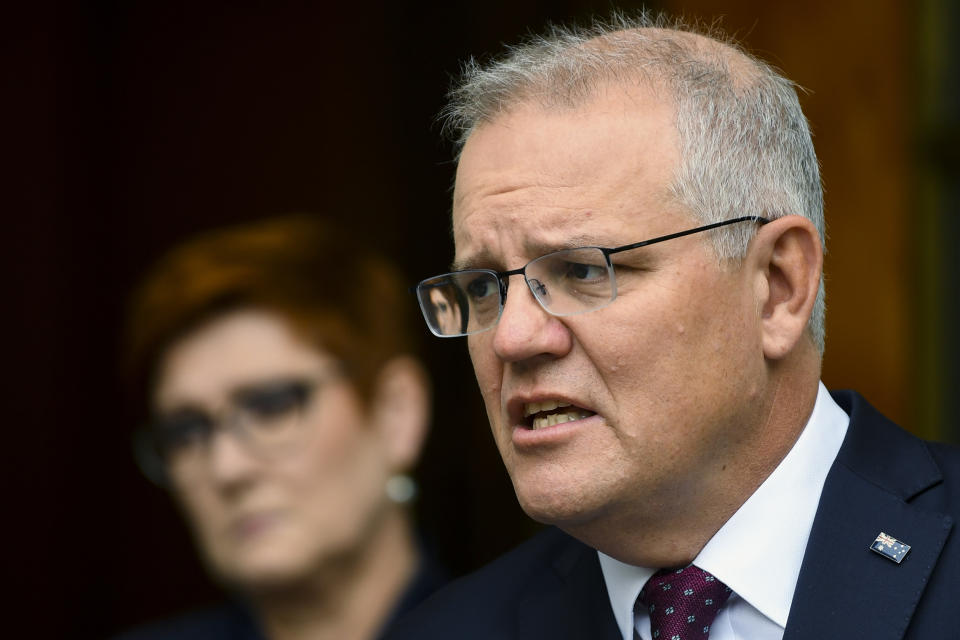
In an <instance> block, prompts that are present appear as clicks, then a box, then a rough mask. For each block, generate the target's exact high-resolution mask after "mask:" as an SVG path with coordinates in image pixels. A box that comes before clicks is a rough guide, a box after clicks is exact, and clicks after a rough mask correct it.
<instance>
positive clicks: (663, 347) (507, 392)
mask: <svg viewBox="0 0 960 640" xmlns="http://www.w3.org/2000/svg"><path fill="white" fill-rule="evenodd" d="M446 114H447V117H448V120H447V124H448V126H449V128H450V129H451V130H453V131H454V132H455V133H456V134H458V135H459V140H460V143H461V144H462V148H461V153H460V156H459V164H458V171H457V178H456V188H455V191H454V202H453V231H454V241H455V245H456V259H455V263H454V267H453V271H452V272H451V273H447V274H443V275H441V276H437V277H434V278H429V279H427V280H424V281H423V282H421V283H420V284H419V285H418V295H419V299H420V302H421V306H422V307H423V311H424V317H425V319H426V320H427V323H428V325H429V326H430V328H431V330H432V331H433V332H434V333H435V334H437V335H438V336H445V337H446V336H450V337H452V336H461V335H466V336H468V338H467V339H468V345H469V351H470V355H471V358H472V360H473V365H474V368H475V370H476V375H477V380H478V382H479V384H480V389H481V392H482V394H483V397H484V401H485V404H486V408H487V413H488V417H489V420H490V424H491V428H492V431H493V436H494V439H495V440H496V443H497V446H498V448H499V450H500V453H501V455H502V457H503V460H504V463H505V465H506V467H507V470H508V471H509V473H510V477H511V479H512V481H513V484H514V488H515V490H516V494H517V497H518V499H519V501H520V504H521V506H522V507H523V509H524V510H525V511H526V512H527V513H528V514H529V515H530V516H531V517H533V518H534V519H536V520H538V521H540V522H544V523H547V524H551V525H555V527H556V528H551V529H548V530H547V531H546V532H545V533H543V534H541V535H540V536H538V537H536V538H534V539H533V540H531V541H529V542H528V543H526V544H525V545H523V546H521V547H520V548H518V549H517V550H515V551H513V552H512V553H510V554H508V555H506V556H504V557H503V558H501V559H500V560H498V561H496V562H494V563H493V564H491V565H490V566H488V567H486V568H484V569H482V570H480V571H479V572H477V573H476V574H474V575H473V576H470V577H467V578H466V579H463V580H461V581H459V582H458V583H455V584H454V585H452V586H451V587H450V588H449V589H448V590H446V591H445V592H442V593H441V594H439V595H438V596H437V597H436V598H434V599H433V600H432V601H431V602H428V603H427V605H426V606H425V607H424V608H422V609H421V610H420V611H419V612H417V613H415V614H414V615H413V617H412V618H411V619H410V620H409V621H408V624H407V626H406V627H405V628H404V630H402V631H401V632H400V633H398V635H397V636H396V637H398V638H406V637H410V638H453V637H455V638H524V639H527V638H551V639H554V638H624V639H629V638H632V637H635V638H643V639H644V640H649V639H650V638H658V639H662V638H671V639H689V638H706V637H707V636H709V638H710V639H711V640H730V639H734V638H749V639H751V640H754V639H767V638H871V639H874V640H875V639H880V638H883V639H892V638H902V637H911V638H924V639H928V638H958V637H960V628H958V625H957V624H955V623H952V622H950V620H951V615H952V613H953V609H954V608H955V604H954V602H955V601H956V600H957V598H958V597H960V579H958V575H960V574H958V571H957V570H958V569H960V566H958V565H960V544H958V543H957V540H956V535H954V534H953V533H952V528H953V518H954V517H955V514H956V510H957V507H956V496H958V495H960V493H958V492H960V480H958V479H960V456H958V455H957V453H956V452H955V451H953V450H950V449H947V448H945V447H939V446H934V445H930V444H928V443H924V442H922V441H920V440H918V439H916V438H914V437H912V436H910V435H909V434H907V433H906V432H904V431H902V430H900V429H899V428H898V427H897V426H895V425H893V424H892V423H890V422H888V421H887V420H886V419H885V418H883V417H882V416H881V415H880V414H878V413H877V412H876V411H875V410H873V409H872V408H871V407H870V406H869V405H868V404H867V403H866V402H865V401H864V400H863V399H862V398H860V397H859V396H858V395H856V394H854V393H850V392H845V393H837V394H834V395H831V394H830V393H828V392H827V391H826V389H825V388H824V387H823V385H822V384H821V383H820V382H819V377H820V364H821V357H822V353H823V347H824V331H823V317H824V304H823V283H822V274H821V270H822V262H823V238H824V234H823V226H824V225H823V204H822V193H821V187H820V176H819V171H818V165H817V159H816V156H815V154H814V150H813V145H812V142H811V139H810V132H809V129H808V126H807V122H806V120H805V118H804V116H803V114H802V112H801V110H800V106H799V103H798V101H797V96H796V92H795V90H794V88H793V85H792V84H791V83H790V82H789V81H788V80H786V79H784V78H783V77H781V76H780V75H778V74H777V73H776V72H775V71H774V70H772V69H771V68H770V67H768V66H767V65H765V64H764V63H763V62H761V61H759V60H757V59H755V58H753V57H751V56H750V55H748V54H746V53H745V52H743V51H742V50H740V49H738V48H737V47H736V46H734V45H732V44H729V43H725V42H721V41H720V40H717V39H715V38H712V37H706V36H703V35H698V34H695V33H692V32H689V31H685V30H682V29H677V28H673V27H670V26H667V25H665V24H662V23H652V22H650V21H648V20H646V19H641V20H638V21H635V22H630V21H626V20H623V19H620V18H618V19H617V20H616V21H615V24H612V25H605V26H598V27H596V28H594V29H593V30H592V31H589V32H582V31H581V32H572V31H565V30H562V29H556V30H554V31H552V32H551V33H550V35H548V36H547V37H545V38H543V39H537V40H533V41H531V42H529V43H528V44H526V45H524V46H521V47H518V48H514V49H512V50H511V51H510V53H509V54H508V55H507V56H506V57H505V58H502V59H500V60H497V61H494V62H493V63H491V64H490V65H488V66H486V67H480V66H478V65H468V67H467V71H466V74H465V77H464V79H463V81H462V84H461V85H460V86H459V88H457V89H456V90H455V91H454V93H453V94H452V103H451V105H450V107H449V108H448V110H447V112H446ZM438 304H439V305H440V307H438V306H437V305H438ZM449 308H453V310H454V312H455V314H456V315H457V317H458V318H459V319H460V321H459V322H458V323H449V322H447V323H441V322H439V321H438V320H437V318H438V317H441V316H442V314H441V313H440V312H445V313H447V314H449V313H451V311H450V309H449Z"/></svg>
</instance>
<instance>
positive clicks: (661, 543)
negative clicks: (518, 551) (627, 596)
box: [561, 352, 820, 568]
mask: <svg viewBox="0 0 960 640" xmlns="http://www.w3.org/2000/svg"><path fill="white" fill-rule="evenodd" d="M802 356H803V357H798V358H797V359H795V360H794V361H793V362H789V363H783V362H780V363H777V366H776V367H774V368H772V369H771V375H770V377H769V378H768V384H767V385H766V387H765V388H766V392H765V394H764V395H763V396H762V398H761V399H760V400H759V402H757V403H756V405H755V406H752V407H749V408H748V411H747V412H746V413H745V415H744V419H743V421H742V422H740V423H738V424H737V425H736V426H735V431H736V433H737V436H738V440H737V446H736V447H735V448H733V449H731V450H729V451H725V452H723V453H718V454H717V456H716V457H715V458H714V459H711V460H709V461H707V464H706V465H705V466H706V467H707V469H706V470H705V471H704V473H702V474H701V475H700V476H699V477H698V481H697V482H696V483H695V484H694V485H693V486H692V487H685V488H684V489H683V490H682V491H681V492H680V493H681V494H682V496H681V495H680V494H678V493H677V492H676V491H667V492H663V493H662V494H658V493H657V492H656V491H652V492H649V493H647V494H645V495H642V496H639V499H638V500H635V501H634V502H635V504H631V505H626V506H624V505H619V506H618V508H617V509H616V511H615V513H607V514H604V517H601V518H600V519H598V520H596V521H591V522H585V523H582V524H577V525H574V526H571V527H567V526H562V525H561V528H563V529H564V530H566V531H567V532H568V533H569V534H570V535H572V536H574V537H575V538H578V539H580V540H581V541H583V542H585V543H586V544H588V545H589V546H591V547H594V548H595V549H599V550H600V551H603V552H604V553H606V554H607V555H609V556H612V557H614V558H617V559H618V560H620V561H622V562H626V563H627V564H632V565H637V566H644V567H650V568H665V567H681V566H686V565H687V564H690V563H691V562H692V561H693V560H694V558H696V556H697V554H698V553H700V551H701V550H702V549H703V547H704V546H705V545H706V544H707V542H709V541H710V539H711V538H712V537H713V536H714V534H716V532H717V531H719V530H720V528H721V527H722V526H723V525H724V524H725V523H726V522H727V520H729V519H730V517H731V516H733V514H734V513H736V511H737V510H738V509H739V508H740V507H741V506H742V505H743V503H744V502H746V501H747V499H748V498H749V497H750V496H751V495H753V493H754V492H755V491H756V490H757V488H758V487H759V486H760V485H761V484H762V483H763V481H764V480H766V479H767V477H768V476H769V475H770V474H771V473H773V471H774V469H776V467H777V465H779V464H780V462H781V461H782V460H783V459H784V458H785V457H786V455H787V454H788V453H789V452H790V449H791V448H792V447H793V445H794V444H795V443H796V441H797V438H799V437H800V434H801V433H802V432H803V429H804V427H805V426H806V424H807V421H808V420H809V418H810V415H811V413H812V412H813V406H814V404H815V402H816V397H817V388H818V381H819V371H820V367H819V363H820V360H819V356H818V355H817V354H816V353H815V352H811V353H810V354H802ZM611 511H612V510H611Z"/></svg>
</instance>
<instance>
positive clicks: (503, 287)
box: [410, 216, 770, 338]
mask: <svg viewBox="0 0 960 640" xmlns="http://www.w3.org/2000/svg"><path fill="white" fill-rule="evenodd" d="M739 222H756V223H758V224H760V225H761V226H762V225H765V224H767V223H768V222H770V219H769V218H765V217H763V216H741V217H739V218H731V219H730V220H721V221H720V222H713V223H711V224H707V225H703V226H702V227H694V228H692V229H684V230H683V231H677V232H676V233H669V234H667V235H664V236H657V237H656V238H650V239H649V240H641V241H640V242H631V243H630V244H624V245H620V246H619V247H594V246H587V247H572V248H571V249H572V250H576V249H597V250H599V251H601V252H602V253H603V257H604V259H605V260H606V262H607V268H608V269H612V267H613V263H612V262H611V260H610V256H611V255H613V254H615V253H620V252H622V251H630V250H631V249H639V248H640V247H647V246H650V245H652V244H657V243H659V242H666V241H667V240H674V239H676V238H682V237H684V236H689V235H693V234H695V233H701V232H703V231H710V230H712V229H717V228H720V227H725V226H727V225H731V224H737V223H739ZM567 250H569V249H562V250H561V251H567ZM545 255H550V254H549V253H548V254H545ZM543 257H544V256H539V257H537V258H534V259H533V260H531V261H530V262H527V264H525V265H523V266H522V267H519V268H517V269H510V270H509V271H495V270H493V269H464V270H462V271H451V272H449V273H445V274H441V275H439V276H434V277H432V278H426V279H424V280H421V281H420V282H419V283H418V284H417V285H415V286H413V287H411V288H410V291H411V293H414V294H416V293H417V292H418V291H419V290H420V288H421V286H423V285H424V283H425V282H427V280H434V279H436V278H441V277H443V276H448V275H454V274H457V273H470V272H474V273H475V272H481V271H482V272H486V273H490V274H492V275H494V276H496V278H497V284H498V285H499V289H500V312H499V313H498V314H497V320H499V318H500V314H502V313H503V305H504V304H505V302H506V298H507V288H508V284H507V283H508V280H507V279H508V278H509V277H510V276H519V275H522V276H523V279H524V281H525V282H526V283H527V286H528V287H530V292H531V293H532V294H533V296H534V298H536V299H537V300H538V301H539V297H538V296H537V293H536V291H534V290H533V287H535V286H537V285H538V284H539V282H538V281H536V280H534V281H531V280H528V279H527V274H526V271H527V267H528V266H530V264H531V263H533V262H536V261H537V260H540V259H541V258H543ZM611 276H612V274H611ZM613 299H616V284H615V281H614V285H613V298H612V299H611V302H612V301H613ZM418 302H419V296H418ZM541 306H543V304H542V303H541ZM420 308H421V311H422V312H423V314H424V319H425V320H426V319H427V317H428V316H427V311H426V309H424V308H423V303H422V302H421V303H420ZM597 308H598V309H599V308H602V307H597ZM593 310H594V309H586V310H585V311H593ZM544 311H546V312H547V313H550V314H551V315H558V314H555V313H552V312H551V311H550V310H549V309H547V308H546V307H544ZM563 315H570V314H563ZM464 322H466V318H464ZM495 325H496V322H494V323H493V324H491V325H490V327H486V328H485V329H480V330H478V331H475V332H473V333H480V332H483V331H486V330H487V329H489V328H491V327H493V326H495ZM427 326H428V328H430V331H431V333H433V334H434V335H436V336H437V337H440V338H460V337H463V336H466V335H470V334H467V333H460V334H452V335H440V334H438V333H437V332H436V331H435V330H434V329H433V327H430V322H429V320H427Z"/></svg>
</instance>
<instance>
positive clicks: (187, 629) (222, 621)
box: [114, 603, 263, 640]
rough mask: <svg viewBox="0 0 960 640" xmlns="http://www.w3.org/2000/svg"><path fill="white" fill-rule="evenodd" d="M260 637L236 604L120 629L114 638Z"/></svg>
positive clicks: (247, 639) (189, 639) (250, 639)
mask: <svg viewBox="0 0 960 640" xmlns="http://www.w3.org/2000/svg"><path fill="white" fill-rule="evenodd" d="M219 638H223V639H224V640H226V639H228V638H229V639H230V640H263V636H262V634H261V633H260V631H259V629H258V628H257V624H256V622H255V621H254V620H253V618H252V616H251V615H250V614H249V612H248V611H247V610H246V608H245V607H243V606H241V605H239V604H233V603H229V604H224V605H220V606H217V607H211V608H208V609H201V610H198V611H193V612H190V613H185V614H181V615H178V616H175V617H172V618H168V619H166V620H161V621H158V622H153V623H150V624H147V625H144V626H141V627H137V628H135V629H131V630H130V631H127V632H124V633H122V634H121V635H119V636H117V637H116V638H114V640H174V639H176V640H201V639H204V640H217V639H219Z"/></svg>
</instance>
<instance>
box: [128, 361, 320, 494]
mask: <svg viewBox="0 0 960 640" xmlns="http://www.w3.org/2000/svg"><path fill="white" fill-rule="evenodd" d="M330 377H331V376H324V377H322V378H289V379H286V378H285V379H276V380H269V381H266V382H261V383H257V384H253V385H246V386H244V387H242V388H240V389H238V390H236V391H235V392H234V393H233V394H232V395H231V398H230V402H229V403H228V404H227V405H226V406H225V407H223V409H222V410H221V411H219V412H217V414H216V415H213V414H211V413H209V412H207V411H204V410H203V409H200V408H197V407H183V408H180V409H177V410H175V411H172V412H170V413H167V414H161V415H159V416H157V417H156V418H154V420H153V421H152V422H151V423H150V425H149V426H148V427H146V428H145V429H142V430H140V431H138V432H137V433H136V434H135V437H134V447H135V453H136V456H137V462H138V463H139V464H140V467H141V469H142V470H143V472H144V473H145V474H146V475H147V477H149V478H150V479H151V480H153V481H154V482H156V483H157V484H159V485H161V486H166V485H168V484H169V482H170V479H171V478H173V477H176V478H186V477H189V476H192V475H193V474H195V473H197V472H198V471H201V470H202V469H203V468H204V467H205V465H206V462H207V459H208V452H209V449H210V441H211V440H212V438H213V436H214V434H215V433H216V432H217V431H218V430H221V429H223V430H227V431H229V432H230V435H232V436H233V437H235V438H236V439H237V440H238V441H239V442H240V443H242V444H243V445H244V446H245V447H246V449H247V450H248V451H249V452H250V453H251V454H253V455H256V456H258V457H260V458H265V459H269V458H272V457H275V456H278V455H283V454H284V453H286V452H287V451H289V450H290V449H292V448H295V447H296V446H298V445H300V444H301V443H302V442H303V439H304V437H305V432H306V429H304V425H303V423H304V420H303V414H304V412H305V409H306V407H307V406H308V405H309V404H310V400H311V399H312V397H313V395H314V392H315V391H316V390H317V387H318V386H319V385H320V384H321V383H323V382H326V381H328V380H329V379H330Z"/></svg>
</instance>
